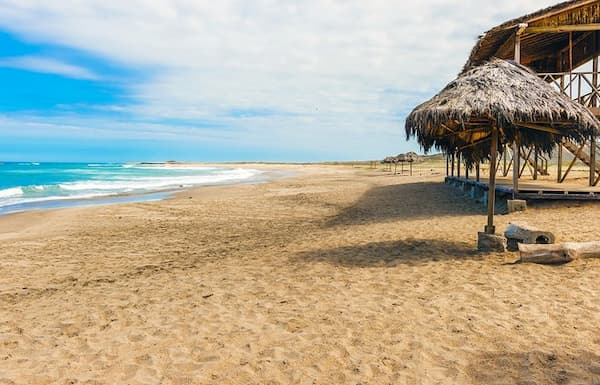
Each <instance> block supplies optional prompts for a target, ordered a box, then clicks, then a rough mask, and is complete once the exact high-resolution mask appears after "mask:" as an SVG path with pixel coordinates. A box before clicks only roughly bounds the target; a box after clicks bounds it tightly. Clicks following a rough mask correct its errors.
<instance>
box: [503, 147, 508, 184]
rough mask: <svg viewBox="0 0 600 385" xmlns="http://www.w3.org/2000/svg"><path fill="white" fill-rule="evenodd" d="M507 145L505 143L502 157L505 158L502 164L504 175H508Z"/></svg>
mask: <svg viewBox="0 0 600 385" xmlns="http://www.w3.org/2000/svg"><path fill="white" fill-rule="evenodd" d="M507 147H508V146H507V145H506V144H504V146H503V150H502V158H504V164H503V165H502V175H503V176H506V174H507V173H508V171H507V169H506V157H507V156H508V154H507V152H508V151H506V149H507Z"/></svg>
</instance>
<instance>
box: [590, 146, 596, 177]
mask: <svg viewBox="0 0 600 385" xmlns="http://www.w3.org/2000/svg"><path fill="white" fill-rule="evenodd" d="M595 181H596V137H595V136H594V135H592V136H591V138H590V186H594V182H595Z"/></svg>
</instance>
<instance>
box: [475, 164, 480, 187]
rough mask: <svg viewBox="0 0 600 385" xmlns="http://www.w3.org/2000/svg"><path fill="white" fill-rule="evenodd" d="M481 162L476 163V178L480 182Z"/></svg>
mask: <svg viewBox="0 0 600 385" xmlns="http://www.w3.org/2000/svg"><path fill="white" fill-rule="evenodd" d="M479 164H480V163H479V162H477V164H476V165H475V180H476V181H477V182H479Z"/></svg>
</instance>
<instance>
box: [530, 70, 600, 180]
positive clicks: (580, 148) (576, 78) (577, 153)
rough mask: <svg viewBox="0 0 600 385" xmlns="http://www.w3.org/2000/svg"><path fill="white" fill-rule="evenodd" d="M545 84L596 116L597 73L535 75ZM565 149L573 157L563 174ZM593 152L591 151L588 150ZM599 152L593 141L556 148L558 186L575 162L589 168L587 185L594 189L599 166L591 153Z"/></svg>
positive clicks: (598, 97)
mask: <svg viewBox="0 0 600 385" xmlns="http://www.w3.org/2000/svg"><path fill="white" fill-rule="evenodd" d="M538 75H539V76H540V77H541V78H542V79H544V80H545V81H546V82H548V83H550V84H551V85H553V86H554V87H556V89H557V90H558V91H560V92H562V93H563V94H565V95H567V96H568V97H569V98H570V99H572V100H575V101H577V102H578V103H580V104H582V105H584V106H585V107H587V108H589V109H590V110H591V111H592V113H593V114H594V115H596V116H598V115H599V114H600V109H599V107H600V86H599V85H598V72H556V73H539V74H538ZM563 148H565V149H567V150H568V151H569V152H571V153H572V154H573V155H574V157H573V160H572V161H571V162H570V163H569V166H568V168H567V171H566V172H565V173H564V175H563V174H562V171H561V170H562V164H560V162H561V161H562V149H563ZM592 150H593V151H592ZM598 150H600V147H598V143H597V142H596V140H595V139H594V138H591V139H590V140H589V141H587V142H586V143H581V144H576V143H573V142H570V141H567V140H565V141H563V143H562V144H561V145H559V148H558V151H559V165H558V175H557V181H558V182H559V183H562V182H563V181H564V180H565V178H566V177H567V175H568V174H569V171H571V168H572V167H573V164H574V163H575V161H576V160H577V159H579V160H580V161H581V162H583V163H584V164H585V165H586V166H588V167H589V168H590V175H589V185H590V186H596V185H597V184H598V182H599V181H600V169H599V167H600V164H599V163H598V162H596V160H595V159H596V156H595V153H596V152H598Z"/></svg>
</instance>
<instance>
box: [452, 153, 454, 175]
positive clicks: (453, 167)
mask: <svg viewBox="0 0 600 385" xmlns="http://www.w3.org/2000/svg"><path fill="white" fill-rule="evenodd" d="M452 176H454V152H453V153H452Z"/></svg>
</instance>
